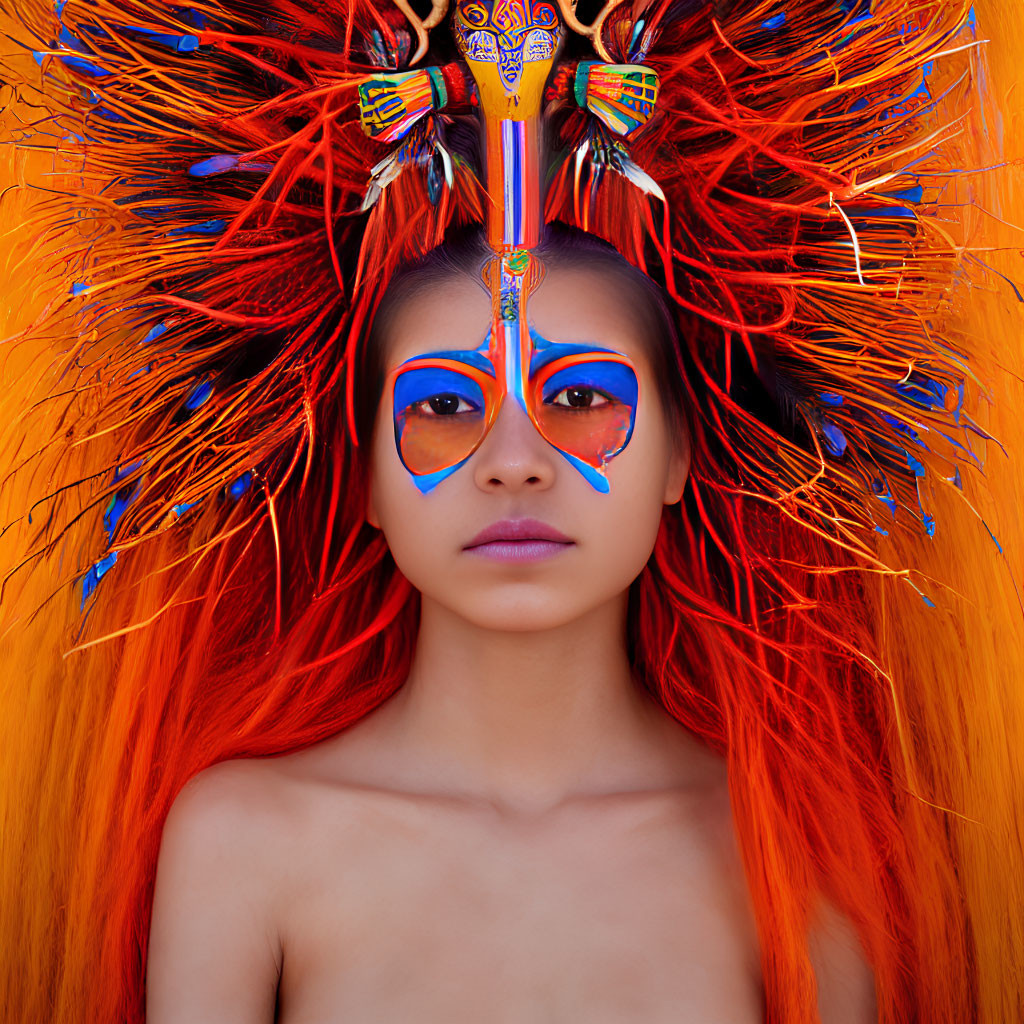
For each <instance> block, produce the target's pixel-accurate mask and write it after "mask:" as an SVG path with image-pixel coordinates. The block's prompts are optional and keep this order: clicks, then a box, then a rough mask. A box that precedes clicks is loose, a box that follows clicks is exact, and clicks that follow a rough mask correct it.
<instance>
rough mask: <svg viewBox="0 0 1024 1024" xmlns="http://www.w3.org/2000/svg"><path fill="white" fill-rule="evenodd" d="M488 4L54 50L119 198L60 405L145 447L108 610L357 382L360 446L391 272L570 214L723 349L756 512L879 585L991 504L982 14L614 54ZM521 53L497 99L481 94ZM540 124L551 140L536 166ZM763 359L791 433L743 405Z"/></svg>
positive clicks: (702, 27) (703, 31)
mask: <svg viewBox="0 0 1024 1024" xmlns="http://www.w3.org/2000/svg"><path fill="white" fill-rule="evenodd" d="M456 7H457V9H456V10H455V12H454V15H453V18H452V24H453V26H454V30H455V31H454V33H452V32H447V31H441V30H440V29H439V26H440V25H441V23H442V21H443V20H444V18H445V16H446V5H444V4H441V3H437V4H436V5H435V6H434V7H433V8H432V10H431V11H430V12H429V14H427V15H426V16H425V17H420V16H419V15H417V14H416V13H415V11H414V10H413V9H412V8H411V7H409V6H408V4H407V3H406V2H404V0H399V2H396V3H395V4H391V3H384V2H379V3H376V2H375V3H358V4H339V5H336V6H332V5H330V4H320V5H317V7H316V9H315V10H313V11H307V10H306V9H305V8H303V7H300V6H298V5H295V4H292V3H290V2H286V0H273V2H271V3H270V4H269V5H260V7H259V8H258V9H257V8H254V7H252V6H251V5H248V4H243V3H237V4H235V3H231V2H220V3H184V4H177V5H170V4H168V5H166V6H165V7H161V6H157V7H154V6H153V5H152V4H145V5H143V4H134V3H131V2H127V0H100V2H91V3H88V4H84V3H82V4H79V3H76V2H75V0H70V2H68V3H64V2H62V3H59V4H58V5H57V8H56V12H55V13H56V18H57V20H56V21H51V20H50V19H41V20H40V21H39V22H37V23H36V24H35V25H34V28H35V30H36V32H37V35H38V49H37V51H36V59H37V60H38V62H39V63H40V64H41V65H42V69H43V74H44V76H45V77H46V78H48V79H50V80H51V82H52V83H53V84H54V85H56V84H57V83H60V87H61V88H62V89H64V92H63V95H64V100H63V109H62V110H61V111H60V112H59V114H58V116H57V118H56V119H55V121H54V125H60V126H61V127H54V128H52V129H51V130H53V131H56V132H58V133H59V134H60V136H61V140H60V144H59V148H60V152H61V154H62V156H63V158H64V159H66V160H67V161H68V162H69V164H70V163H71V162H74V161H76V160H78V159H80V160H82V161H83V167H85V168H86V169H87V170H86V173H87V175H88V179H89V181H90V183H92V184H94V185H95V186H96V187H95V188H94V189H90V197H89V198H88V199H87V200H86V199H82V200H80V201H79V205H78V208H77V212H76V219H77V220H78V222H79V225H80V227H79V228H78V230H77V232H76V234H77V236H78V240H77V241H76V242H69V243H66V244H65V246H64V251H63V252H62V259H63V261H64V262H65V265H66V267H67V271H68V286H67V294H66V295H65V296H64V297H63V298H61V299H57V300H55V301H54V302H53V303H52V305H51V308H50V309H49V310H48V322H49V324H51V325H53V326H51V329H60V330H63V331H65V332H66V333H67V334H68V336H69V337H71V338H74V339H76V341H75V343H74V344H73V345H71V346H70V349H69V352H68V355H67V358H66V361H65V364H64V365H63V366H62V367H60V368H58V376H59V377H60V380H61V382H62V383H61V387H62V389H63V390H64V391H65V392H66V393H68V394H72V393H76V392H77V393H79V394H80V393H81V391H82V390H91V391H92V392H93V393H94V394H96V395H97V396H98V392H97V391H96V388H97V387H100V388H102V401H97V402H96V403H95V404H94V405H93V406H92V409H91V415H90V416H89V418H90V419H92V420H93V423H92V426H91V427H89V428H85V429H86V431H87V432H89V431H92V432H97V431H102V432H103V433H104V434H107V435H111V436H113V437H116V439H117V447H118V451H119V455H118V463H117V465H116V466H115V467H112V468H111V472H110V474H109V476H108V477H107V479H106V482H105V484H102V485H101V486H99V487H98V488H97V489H96V491H95V494H94V496H93V500H94V502H95V503H96V505H98V506H102V510H103V526H104V535H105V539H104V541H103V542H100V541H98V543H97V547H98V550H97V555H98V559H97V561H96V562H95V564H94V566H93V568H92V569H91V570H90V573H89V575H88V576H87V578H86V581H85V587H86V591H87V592H89V591H91V588H92V587H93V586H94V584H95V582H96V581H97V580H98V578H99V577H100V576H101V575H102V574H103V573H105V572H106V570H107V569H108V568H109V567H110V566H111V565H112V564H113V561H114V559H116V558H117V556H118V554H119V553H120V552H122V551H124V550H125V549H126V548H127V547H130V546H132V545H134V544H135V543H137V542H138V540H139V539H140V538H143V537H145V536H146V535H148V534H151V533H152V532H154V531H157V530H161V529H163V528H165V527H167V526H168V525H170V524H174V523H176V522H177V521H178V520H179V519H182V518H184V517H187V515H188V514H189V511H190V510H191V509H193V508H195V507H196V506H197V505H198V504H200V503H207V504H208V503H211V502H228V503H231V502H233V501H235V500H237V499H238V498H239V496H240V495H241V494H242V493H243V492H244V491H246V490H247V489H248V488H249V486H250V485H251V483H252V481H254V480H255V481H258V483H259V486H260V487H263V488H266V489H267V490H268V492H269V493H277V492H278V491H279V489H280V488H281V486H282V485H283V483H284V481H285V480H286V479H287V478H288V477H289V476H290V475H291V474H292V473H294V472H295V470H296V468H298V467H301V466H302V465H303V464H304V463H305V462H306V460H307V457H308V456H307V453H308V452H310V451H311V445H312V444H313V441H314V432H315V430H316V427H315V417H314V416H313V415H312V414H311V410H314V409H317V408H318V407H319V405H320V403H321V402H322V401H323V400H324V399H325V397H327V396H331V397H332V399H333V397H334V396H335V395H336V394H337V393H338V392H339V389H341V393H343V394H344V398H345V403H346V408H347V410H348V414H347V415H348V423H349V429H350V430H353V431H354V415H353V391H354V388H355V387H357V386H358V382H357V379H356V374H355V373H354V365H355V359H354V357H355V352H356V349H357V346H358V345H359V343H360V340H361V339H362V338H363V336H364V332H365V328H366V326H367V322H368V319H369V317H370V316H371V314H372V310H373V308H374V305H375V303H376V302H377V301H378V300H379V297H380V293H381V290H382V288H383V287H384V286H385V285H386V282H387V280H388V277H389V275H390V274H391V273H392V272H393V270H394V269H395V267H396V266H398V265H399V264H400V263H401V262H402V261H405V260H409V259H411V258H414V257H416V256H418V255H420V254H422V253H423V252H424V251H426V250H428V249H429V248H431V247H433V246H435V245H437V244H439V243H440V242H441V241H442V240H443V238H444V236H445V231H446V230H447V229H448V228H449V227H450V226H451V225H452V224H453V223H461V222H466V221H474V220H476V221H482V220H485V219H488V220H489V223H490V224H491V225H492V226H491V228H490V229H489V235H490V238H491V241H492V244H494V245H495V246H496V247H497V248H498V249H500V248H501V246H502V245H503V244H505V245H506V247H514V246H515V245H519V246H520V247H524V246H525V247H526V248H528V247H529V246H530V245H531V244H535V242H536V237H537V234H538V232H539V229H540V224H539V223H538V222H537V220H536V217H537V211H538V210H539V209H540V201H541V200H542V201H543V219H544V220H545V221H550V220H553V219H558V220H561V221H563V222H566V223H569V224H571V225H576V226H579V227H581V228H583V229H584V230H586V231H590V232H593V233H595V234H597V235H599V236H601V237H603V238H605V239H607V240H609V241H611V242H612V243H613V244H614V245H615V246H616V248H617V249H618V250H619V251H620V252H621V253H622V254H623V255H624V256H625V257H626V258H627V259H629V260H630V261H631V262H633V263H634V264H636V265H637V266H639V267H641V268H642V269H644V270H647V271H648V272H649V273H650V274H651V275H652V276H654V277H655V278H656V279H657V280H658V281H659V282H660V283H662V284H663V285H664V287H665V288H666V290H667V292H668V294H669V295H670V296H671V297H672V299H673V300H674V301H675V302H676V304H677V305H678V308H679V309H680V311H682V312H683V313H689V314H692V315H693V316H695V317H699V318H701V319H702V320H703V321H705V322H707V323H709V324H712V325H714V327H715V332H714V334H713V336H712V340H711V343H710V344H705V346H704V349H703V350H702V351H700V352H697V353H695V354H696V355H697V357H698V362H699V364H700V365H701V366H703V367H705V369H706V373H707V377H706V382H705V383H706V385H707V390H708V393H707V398H706V404H707V408H706V409H705V410H703V413H704V415H703V422H704V426H705V429H707V430H708V431H710V432H713V433H714V434H716V435H717V436H718V439H719V441H720V442H721V444H722V445H724V447H725V449H726V450H727V451H728V452H730V454H731V455H732V457H733V458H734V460H735V464H734V475H733V476H732V477H731V479H730V480H729V481H728V483H727V484H726V482H725V481H723V482H722V483H723V484H724V485H727V486H730V487H734V488H736V489H737V490H739V491H742V493H744V494H748V495H759V496H761V497H762V498H763V499H764V500H765V501H767V502H771V503H774V504H776V505H778V506H779V507H780V508H781V509H782V511H783V512H784V513H785V514H787V515H789V516H793V517H795V518H797V519H799V520H800V521H801V522H804V523H806V524H807V525H808V526H810V527H811V528H812V529H814V530H824V531H825V532H827V533H828V534H829V535H830V536H832V537H833V538H834V539H835V540H836V541H837V542H838V543H840V544H841V545H843V546H846V547H849V548H852V549H855V550H856V551H857V552H859V554H860V555H861V556H863V557H865V558H870V557H871V553H870V549H871V541H870V538H869V537H868V536H867V535H866V534H865V531H871V530H877V531H879V532H882V533H886V532H888V531H890V530H892V529H893V528H894V527H895V528H902V527H904V526H910V527H911V528H917V529H922V530H924V531H925V532H927V533H931V532H932V531H933V530H934V529H935V523H934V520H933V518H932V516H931V514H930V513H929V511H928V509H929V493H930V491H931V490H932V489H933V488H935V487H947V486H948V487H953V488H960V487H961V469H962V467H965V466H976V465H977V464H978V461H979V458H978V454H977V450H976V440H977V439H979V438H985V437H986V436H987V435H986V433H985V431H984V429H983V428H982V427H980V426H979V425H978V423H977V422H976V421H975V419H974V418H973V416H972V409H973V407H974V406H975V404H976V402H977V399H978V396H979V395H980V394H981V388H980V386H979V384H978V381H977V380H976V379H975V376H974V373H973V369H972V366H971V362H970V358H969V355H970V354H969V353H968V352H967V351H965V346H964V344H963V341H962V339H957V338H955V337H951V336H949V334H948V333H947V332H945V331H944V324H943V322H942V319H941V318H942V312H943V309H944V306H945V304H946V300H947V295H948V292H949V288H950V284H951V279H952V275H953V273H954V269H955V266H956V261H957V255H958V248H957V242H956V240H955V239H953V238H951V237H950V235H949V232H948V230H947V229H946V228H945V226H944V225H943V223H942V221H941V218H940V217H938V216H937V209H938V208H937V206H936V204H937V202H938V201H939V197H940V194H941V191H942V189H943V188H944V187H945V181H946V177H945V175H946V174H947V173H948V170H949V167H950V160H949V156H948V153H949V149H950V147H951V146H953V147H955V144H956V137H957V134H958V132H959V130H960V119H959V117H958V116H957V115H956V114H955V113H951V111H955V110H956V102H955V101H956V100H957V98H958V96H959V94H961V93H962V92H963V91H964V89H965V83H964V79H963V78H962V76H960V75H958V73H956V72H954V71H952V70H950V69H949V68H951V67H952V64H951V55H952V54H953V53H955V52H957V51H959V50H961V49H963V48H964V47H969V46H970V45H971V40H972V29H971V25H970V23H969V22H968V19H967V11H966V8H965V7H964V6H963V5H961V4H959V3H948V2H934V3H929V4H907V3H904V2H888V3H887V2H875V3H869V2H868V0H843V2H836V0H802V2H800V3H794V4H781V3H757V4H729V3H724V4H712V5H708V4H705V3H703V2H696V0H692V2H688V0H673V2H668V0H664V2H656V0H650V2H640V0H637V2H633V3H629V2H611V3H608V4H606V5H605V6H604V7H603V9H601V10H600V12H598V13H597V16H596V18H595V19H594V20H593V22H592V23H591V24H589V25H584V24H582V23H581V22H580V21H579V20H578V19H577V17H576V14H575V13H574V11H573V10H572V8H571V7H570V6H569V4H568V2H567V0H560V3H559V4H555V3H553V2H543V3H542V2H535V0H486V2H480V3H460V4H457V5H456ZM453 36H454V38H453ZM563 37H564V38H563ZM556 48H557V49H558V50H559V51H560V54H559V59H558V60H557V61H556V60H555V49H556ZM435 53H436V59H435V58H434V54H435ZM425 58H427V59H425ZM492 59H493V60H494V61H495V63H494V64H493V67H494V68H495V76H494V79H493V81H492V83H491V84H490V85H489V86H488V87H487V88H489V89H490V90H491V93H490V94H486V93H485V92H484V91H482V89H481V85H480V82H479V81H478V80H475V79H474V74H473V73H472V72H471V68H475V69H479V68H481V67H487V66H489V65H488V61H490V60H492ZM552 64H554V69H553V70H552ZM947 65H948V67H947ZM538 68H542V69H543V70H541V71H538V70H537V69H538ZM531 75H532V76H533V77H532V78H531V77H530V76H531ZM659 84H660V95H658V91H659ZM508 96H515V100H516V106H517V112H516V113H515V115H514V116H515V119H514V120H511V121H509V122H508V123H509V124H512V125H515V126H518V129H523V128H524V127H525V128H526V132H525V134H524V133H522V132H521V131H520V133H519V135H515V133H513V135H515V139H516V145H517V146H519V147H520V149H519V150H518V151H517V152H513V151H512V150H509V151H508V152H507V153H504V152H503V150H502V145H503V142H502V139H501V135H500V131H501V129H500V127H499V124H498V122H499V119H500V113H496V105H498V104H499V103H500V102H505V99H504V98H506V97H508ZM524 97H527V98H528V100H524V99H523V98H524ZM521 101H522V102H524V103H525V106H520V103H521ZM481 104H482V105H483V107H484V108H486V109H487V118H486V123H487V124H488V125H489V128H488V133H487V135H486V145H485V146H484V147H481V145H480V143H479V138H478V135H477V133H476V131H475V130H469V131H467V125H468V124H470V125H473V126H475V125H476V124H478V123H479V117H478V115H479V109H480V107H481ZM527 107H528V109H527ZM542 119H543V121H542ZM922 126H927V129H928V130H927V131H926V132H925V131H922ZM542 130H543V131H544V132H545V133H546V146H543V147H542V145H541V139H540V132H541V131H542ZM509 138H510V139H511V138H512V135H510V136H509ZM504 144H510V143H509V140H508V139H506V142H505V143H504ZM518 158H522V159H524V160H525V161H526V163H524V164H522V165H517V166H516V168H515V170H514V172H513V170H512V169H511V165H510V164H509V163H507V162H505V161H507V160H513V159H518ZM542 160H543V163H544V167H543V168H542V167H541V166H540V162H541V161H542ZM69 169H70V167H69ZM513 173H514V174H515V175H518V178H517V179H516V190H517V191H516V195H517V196H518V197H519V198H518V199H517V202H518V203H519V204H520V206H519V208H517V209H513V206H512V204H510V203H506V201H505V200H506V198H507V196H508V195H511V194H512V193H510V192H509V191H508V190H509V185H508V182H509V181H510V180H511V178H510V175H513ZM542 184H543V187H544V194H543V196H540V195H539V194H537V193H536V189H539V188H540V187H541V185H542ZM485 214H486V217H485ZM56 216H57V215H56V214H55V215H54V218H55V219H56ZM61 216H63V214H61ZM507 216H511V217H518V218H520V222H519V223H518V224H517V226H516V230H517V231H519V232H520V234H521V237H519V239H518V242H517V241H515V239H514V237H513V235H508V236H507V238H506V239H505V241H503V240H502V238H501V237H499V236H500V232H501V231H502V230H503V227H504V221H503V219H502V218H504V217H507ZM41 219H42V220H43V222H44V224H45V221H46V214H45V213H44V214H42V216H41ZM58 223H61V224H62V223H63V221H60V222H58ZM496 225H497V226H496ZM54 226H56V225H54ZM524 232H525V234H522V233H524ZM509 239H511V241H509ZM524 239H525V243H524ZM115 322H116V323H117V325H118V333H117V334H116V342H115V341H114V328H113V325H114V323H115ZM705 337H706V335H705ZM738 360H741V361H746V362H747V363H749V365H750V366H751V367H753V368H754V370H755V371H756V373H757V374H758V376H759V378H760V380H761V381H762V382H763V384H764V386H765V388H766V389H767V390H768V392H769V393H770V395H771V396H772V397H773V398H774V399H775V409H776V411H777V415H775V414H774V413H773V415H772V417H769V420H770V422H765V417H763V416H759V415H757V414H756V413H755V412H754V411H753V410H752V409H750V408H746V407H744V404H743V400H742V398H737V397H736V396H735V395H734V394H733V393H732V384H731V379H732V375H733V374H732V367H733V365H734V364H735V362H736V361H738ZM63 440H64V439H63V435H62V436H60V437H55V438H53V439H52V442H51V443H55V444H58V445H60V444H62V443H63ZM41 443H43V444H45V443H47V439H41Z"/></svg>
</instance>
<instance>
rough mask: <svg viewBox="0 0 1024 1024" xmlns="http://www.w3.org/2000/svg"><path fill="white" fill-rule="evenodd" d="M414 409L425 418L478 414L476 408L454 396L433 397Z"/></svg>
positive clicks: (417, 404)
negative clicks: (469, 413)
mask: <svg viewBox="0 0 1024 1024" xmlns="http://www.w3.org/2000/svg"><path fill="white" fill-rule="evenodd" d="M413 409H414V410H415V411H416V412H419V413H422V414H423V415H425V416H454V415H456V414H457V413H465V412H476V408H475V407H474V406H472V405H470V404H469V402H467V401H466V400H465V399H464V398H461V397H460V396H459V395H454V394H444V395H431V396H430V398H424V399H423V401H422V402H417V403H416V404H415V405H414V406H413Z"/></svg>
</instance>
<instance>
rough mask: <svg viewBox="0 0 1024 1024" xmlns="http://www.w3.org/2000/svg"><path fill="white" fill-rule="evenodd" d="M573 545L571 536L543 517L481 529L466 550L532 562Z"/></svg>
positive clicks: (497, 524)
mask: <svg viewBox="0 0 1024 1024" xmlns="http://www.w3.org/2000/svg"><path fill="white" fill-rule="evenodd" d="M573 546H574V541H573V540H572V538H571V537H566V535H565V534H564V533H562V532H560V531H559V530H556V529H555V528H554V527H553V526H549V525H548V524H547V523H542V522H541V521H540V520H539V519H502V520H501V521H500V522H497V523H492V524H491V525H490V526H488V527H487V528H486V529H483V530H481V531H480V532H479V533H478V534H477V535H476V536H475V537H474V538H473V539H472V540H471V541H470V542H469V543H468V544H467V545H466V547H465V548H464V550H465V551H470V552H472V553H473V554H475V555H483V556H484V557H486V558H494V559H497V560H498V561H501V562H532V561H536V560H537V559H541V558H550V557H551V556H552V555H556V554H558V552H560V551H565V550H566V548H570V547H573Z"/></svg>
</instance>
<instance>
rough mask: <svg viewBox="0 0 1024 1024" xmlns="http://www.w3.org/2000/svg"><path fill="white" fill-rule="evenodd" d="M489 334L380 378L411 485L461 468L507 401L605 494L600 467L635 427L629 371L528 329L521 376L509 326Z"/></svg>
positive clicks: (607, 357)
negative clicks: (496, 337) (385, 383)
mask: <svg viewBox="0 0 1024 1024" xmlns="http://www.w3.org/2000/svg"><path fill="white" fill-rule="evenodd" d="M511 284H513V283H512V282H510V285H511ZM510 291H511V292H512V295H511V298H510V301H509V309H510V311H513V310H514V308H515V299H516V295H515V288H514V287H511V288H510ZM499 329H500V330H501V339H500V340H501V342H502V343H501V344H499V345H494V344H492V335H491V334H490V333H489V334H488V336H487V337H486V338H485V339H484V341H483V342H482V343H481V345H480V346H479V347H478V348H476V349H472V350H470V349H456V350H452V349H445V350H438V351H433V352H427V353H423V354H422V355H418V356H415V357H413V358H412V359H409V360H406V361H405V362H404V363H402V364H401V365H400V366H398V367H396V368H395V369H393V370H392V371H391V373H390V374H389V378H388V379H389V385H390V389H391V394H392V402H393V420H394V432H395V443H396V446H397V448H398V453H399V457H400V458H401V460H402V463H403V465H404V466H405V467H406V469H407V470H408V471H409V473H410V475H411V476H412V478H413V482H414V483H415V484H416V486H417V488H419V490H420V491H421V493H424V494H427V493H429V492H430V491H432V490H433V489H434V488H435V487H436V486H437V485H438V484H439V483H440V482H441V481H442V480H444V479H446V478H447V477H448V476H450V475H451V474H452V473H454V472H455V471H456V470H457V469H459V468H460V467H461V466H463V465H464V464H465V463H466V461H467V460H468V459H469V458H470V457H471V456H472V454H473V453H474V452H475V451H476V449H477V448H479V446H480V444H481V443H482V442H483V440H484V438H485V437H486V435H487V433H488V432H489V430H490V428H491V426H493V424H494V422H495V420H496V419H497V417H498V415H499V413H500V411H501V407H502V404H503V402H504V398H505V396H506V395H513V396H514V397H515V400H516V401H517V403H518V404H519V406H520V407H521V408H522V409H523V411H524V412H525V413H526V414H527V415H528V416H529V417H530V419H531V421H532V422H533V423H534V426H535V427H536V429H537V430H538V432H539V433H540V434H541V436H542V437H543V438H544V439H545V440H546V441H547V442H548V443H549V444H550V445H551V446H552V447H553V448H555V450H556V451H558V452H559V453H560V454H561V455H562V457H563V458H564V459H565V460H566V461H567V462H568V463H569V464H570V465H571V466H572V467H573V468H574V469H576V470H577V471H578V472H579V473H580V474H581V475H582V476H583V478H584V479H585V480H586V481H587V482H588V483H589V484H590V485H591V486H592V487H593V488H594V489H595V490H597V491H599V492H601V493H605V494H606V493H608V490H609V484H608V480H607V477H606V476H605V472H604V466H605V464H606V463H607V462H608V461H609V460H610V459H611V458H614V456H615V455H617V454H618V453H619V452H621V451H622V450H623V449H624V448H625V447H626V445H627V444H628V442H629V440H630V438H631V437H632V432H633V426H634V423H635V413H636V404H637V399H638V390H639V386H638V382H637V377H636V371H635V369H634V367H633V365H632V363H631V362H630V361H629V360H628V358H627V357H626V356H624V355H623V354H622V353H619V352H616V351H614V350H612V349H607V348H599V347H595V346H592V345H584V344H569V343H564V342H552V341H548V340H547V339H546V338H544V337H543V336H542V335H540V334H538V333H537V332H536V331H533V330H531V331H530V332H529V335H528V338H529V344H530V349H529V352H530V355H529V360H528V375H526V374H524V367H523V346H521V345H520V344H519V341H518V336H519V330H520V324H519V322H518V320H517V319H515V318H514V317H513V318H510V319H508V320H503V321H502V322H501V323H500V328H499ZM563 393H564V395H565V397H566V401H560V400H559V399H560V398H561V396H562V395H563ZM574 393H575V394H574Z"/></svg>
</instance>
